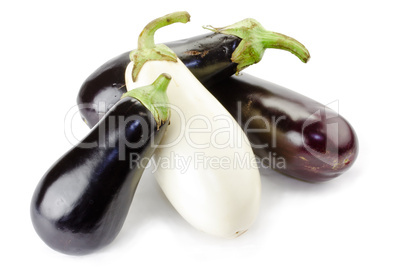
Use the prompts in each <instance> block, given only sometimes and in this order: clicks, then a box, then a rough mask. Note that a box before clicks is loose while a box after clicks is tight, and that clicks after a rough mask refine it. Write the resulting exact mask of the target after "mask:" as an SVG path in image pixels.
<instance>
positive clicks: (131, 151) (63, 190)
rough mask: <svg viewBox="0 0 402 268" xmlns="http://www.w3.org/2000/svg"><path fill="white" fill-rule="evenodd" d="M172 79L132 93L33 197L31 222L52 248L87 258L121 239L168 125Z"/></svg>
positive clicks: (45, 179)
mask: <svg viewBox="0 0 402 268" xmlns="http://www.w3.org/2000/svg"><path fill="white" fill-rule="evenodd" d="M170 79H171V78H170V76H168V75H166V74H163V75H161V76H160V77H159V78H158V79H157V80H156V81H155V82H154V83H153V84H152V85H150V86H146V87H142V88H139V89H135V90H132V91H130V92H128V93H126V95H124V96H123V98H122V99H121V100H120V101H118V102H117V103H116V104H115V105H114V106H113V108H112V109H110V111H109V112H108V113H107V114H106V115H105V117H103V118H102V120H101V121H100V122H99V123H98V124H97V125H96V126H95V127H94V128H92V129H91V131H90V133H89V134H88V135H87V136H86V137H85V138H84V139H83V140H82V141H81V142H79V143H78V144H77V145H75V146H74V147H73V148H72V149H71V150H70V151H69V152H67V153H66V154H65V155H64V156H62V157H61V158H60V159H59V160H58V161H57V162H56V163H55V164H54V165H53V166H52V167H51V168H50V169H49V170H48V171H47V172H46V173H45V175H44V176H43V178H42V179H41V181H40V182H39V184H38V186H37V188H36V190H35V192H34V194H33V198H32V201H31V219H32V223H33V226H34V228H35V230H36V232H37V233H38V235H39V236H40V237H41V238H42V240H43V241H44V242H45V243H46V244H48V245H49V246H50V247H51V248H53V249H55V250H57V251H60V252H62V253H65V254H71V255H83V254H88V253H91V252H93V251H95V250H97V249H99V248H102V247H104V246H106V245H108V244H109V243H111V242H112V241H113V240H114V238H115V237H116V236H117V235H118V233H119V231H120V229H121V227H122V226H123V223H124V220H125V218H126V215H127V213H128V210H129V207H130V204H131V201H132V199H133V196H134V193H135V190H136V188H137V185H138V182H139V180H140V178H141V175H142V173H143V170H144V168H145V166H146V163H147V161H148V160H149V159H150V157H151V156H152V154H153V152H154V150H155V147H156V145H157V144H159V142H160V140H161V139H162V137H163V135H164V133H165V131H166V128H167V126H168V120H169V116H170V111H169V108H168V107H167V105H168V103H167V95H166V88H167V85H168V84H169V82H170ZM151 92H152V93H154V95H152V99H149V93H151ZM154 104H162V105H158V106H157V107H156V108H155V107H154ZM155 109H156V110H155Z"/></svg>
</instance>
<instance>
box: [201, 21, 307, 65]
mask: <svg viewBox="0 0 402 268" xmlns="http://www.w3.org/2000/svg"><path fill="white" fill-rule="evenodd" d="M204 28H205V29H208V30H211V31H213V32H216V33H222V34H227V35H234V36H237V37H239V38H241V39H242V41H241V42H240V44H239V45H238V47H237V48H236V50H235V51H234V52H233V54H232V61H233V62H235V63H237V73H239V72H240V71H241V70H243V69H244V68H246V67H248V66H250V65H252V64H254V63H257V62H259V61H260V60H261V59H262V56H263V55H264V51H265V49H267V48H277V49H282V50H286V51H289V52H291V53H293V54H294V55H296V56H297V57H298V58H299V59H300V60H301V61H302V62H304V63H306V62H307V61H308V60H309V58H310V53H309V52H308V50H307V49H306V47H305V46H304V45H303V44H301V43H300V42H299V41H297V40H295V39H293V38H292V37H289V36H286V35H283V34H280V33H275V32H271V31H267V30H265V29H264V27H262V25H261V24H260V23H259V22H258V21H256V20H254V19H245V20H242V21H240V22H237V23H235V24H232V25H230V26H227V27H222V28H214V27H212V26H205V27H204Z"/></svg>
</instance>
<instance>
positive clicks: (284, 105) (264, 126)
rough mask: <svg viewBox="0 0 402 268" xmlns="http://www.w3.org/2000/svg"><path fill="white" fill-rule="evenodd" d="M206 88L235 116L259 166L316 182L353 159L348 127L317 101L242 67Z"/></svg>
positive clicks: (338, 172)
mask: <svg viewBox="0 0 402 268" xmlns="http://www.w3.org/2000/svg"><path fill="white" fill-rule="evenodd" d="M208 90H209V91H210V92H211V93H212V94H213V95H214V96H215V97H216V98H217V99H218V100H219V101H220V102H221V103H222V104H223V106H225V108H226V109H227V110H228V111H229V112H230V113H231V114H232V116H234V117H235V118H237V121H238V123H239V125H240V126H241V127H242V129H243V130H244V132H245V133H246V135H247V137H248V139H249V140H250V142H251V144H252V147H253V151H254V153H255V154H256V155H257V156H258V157H259V158H260V163H261V165H262V166H269V167H271V168H272V169H274V170H276V171H279V172H281V173H283V174H285V175H287V176H291V177H294V178H297V179H301V180H304V181H309V182H321V181H326V180H330V179H332V178H335V177H337V176H339V175H341V174H342V173H344V172H345V171H346V170H348V169H349V168H350V167H351V166H352V165H353V163H354V162H355V160H356V157H357V155H358V149H359V144H358V139H357V136H356V132H355V131H354V129H353V127H352V126H351V125H350V123H349V122H348V121H347V120H346V119H345V118H344V117H342V116H341V115H339V114H338V113H337V112H336V111H333V110H331V109H329V108H328V107H326V106H325V105H323V104H321V103H318V102H317V101H314V100H312V99H310V98H308V97H306V96H303V95H301V94H299V93H296V92H294V91H292V90H289V89H287V88H284V87H281V86H279V85H276V84H274V83H271V82H268V81H265V80H263V79H260V78H257V77H254V76H252V75H249V74H245V73H242V74H241V75H240V76H232V77H230V78H227V79H225V80H223V81H221V82H217V83H216V84H214V85H210V86H209V87H208Z"/></svg>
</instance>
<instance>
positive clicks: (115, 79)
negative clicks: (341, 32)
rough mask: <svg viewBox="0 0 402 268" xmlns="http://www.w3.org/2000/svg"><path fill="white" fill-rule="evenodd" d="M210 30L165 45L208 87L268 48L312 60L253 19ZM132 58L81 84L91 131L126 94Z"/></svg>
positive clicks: (116, 62)
mask: <svg viewBox="0 0 402 268" xmlns="http://www.w3.org/2000/svg"><path fill="white" fill-rule="evenodd" d="M211 30H213V31H214V33H209V34H204V35H200V36H195V37H192V38H189V39H184V40H179V41H175V42H169V43H166V45H167V46H168V47H169V48H171V49H172V50H173V52H174V53H175V54H176V55H177V57H178V58H179V59H180V60H181V61H182V62H183V63H184V64H185V65H186V66H187V68H188V69H189V70H190V71H191V72H192V73H193V74H194V75H195V76H196V77H197V79H198V80H200V81H201V83H202V84H204V86H206V87H208V85H209V84H210V83H214V82H215V81H219V80H221V79H224V78H226V77H230V76H231V75H233V74H234V73H236V72H239V71H240V70H241V69H244V68H245V67H246V66H248V65H251V64H253V63H257V62H258V61H260V60H261V58H262V55H263V53H264V50H265V49H266V48H278V49H283V50H287V51H290V52H292V53H293V54H295V55H296V56H297V57H299V58H300V60H302V61H303V62H307V61H308V59H309V57H310V54H309V52H308V50H307V49H306V48H305V47H304V46H303V45H302V44H301V43H299V42H298V41H296V40H295V39H293V38H291V37H288V36H285V35H282V34H279V33H274V32H270V31H266V30H265V29H263V27H262V26H261V25H260V24H259V23H258V22H256V21H255V20H252V19H246V20H243V21H240V22H238V23H235V24H233V25H231V26H228V27H224V28H212V27H211ZM245 50H246V51H245ZM129 54H130V52H126V53H123V54H121V55H119V56H117V57H115V58H113V59H111V60H109V61H108V62H106V63H105V64H103V65H102V66H100V67H99V68H98V69H97V70H96V71H95V72H93V73H92V74H91V75H90V76H89V77H88V78H87V79H86V80H85V81H84V83H83V84H82V86H81V88H80V91H79V93H78V96H77V104H78V105H79V106H80V113H81V117H82V118H83V120H84V121H85V122H86V123H87V124H88V126H89V127H93V126H94V125H95V124H96V123H97V122H98V121H99V120H100V118H102V117H103V116H104V115H105V113H106V112H107V110H108V109H110V107H112V106H113V104H115V103H116V102H117V101H118V100H119V98H120V97H121V95H122V94H123V93H124V92H126V91H127V89H126V86H125V78H124V72H125V70H126V67H127V65H128V64H129V62H130V58H129ZM239 54H240V56H239ZM250 54H252V55H250ZM254 54H256V55H258V56H255V55H254Z"/></svg>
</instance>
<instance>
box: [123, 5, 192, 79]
mask: <svg viewBox="0 0 402 268" xmlns="http://www.w3.org/2000/svg"><path fill="white" fill-rule="evenodd" d="M188 21H190V15H189V14H188V13H187V12H185V11H180V12H174V13H171V14H168V15H165V16H163V17H160V18H157V19H155V20H153V21H151V22H150V23H148V25H147V26H145V28H144V30H143V31H142V32H141V34H140V36H139V38H138V49H136V50H133V51H131V53H130V59H131V60H132V61H133V62H134V67H133V71H132V79H133V81H134V82H135V81H136V80H137V77H138V74H139V72H140V71H141V68H142V66H144V64H145V63H146V62H147V61H151V60H159V61H173V62H177V56H176V54H175V53H174V52H173V51H172V50H171V49H170V48H168V47H167V46H166V45H164V44H158V45H155V40H154V35H155V32H156V31H157V30H158V29H160V28H162V27H165V26H167V25H170V24H173V23H176V22H181V23H186V22H188Z"/></svg>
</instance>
